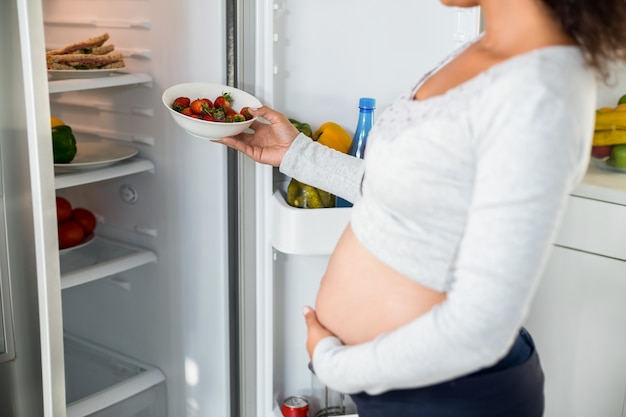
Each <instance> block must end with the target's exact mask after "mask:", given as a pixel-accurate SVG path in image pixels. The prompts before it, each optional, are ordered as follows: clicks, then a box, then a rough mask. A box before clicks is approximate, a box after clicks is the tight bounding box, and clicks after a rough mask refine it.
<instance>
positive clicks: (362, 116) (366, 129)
mask: <svg viewBox="0 0 626 417" xmlns="http://www.w3.org/2000/svg"><path fill="white" fill-rule="evenodd" d="M375 109H376V99H373V98H367V97H364V98H361V99H360V100H359V121H358V122H357V125H356V131H355V132H354V137H353V138H352V144H351V145H350V150H349V151H348V153H349V154H350V155H352V156H356V157H357V158H361V159H362V158H363V156H365V147H366V145H367V136H368V135H369V133H370V130H371V129H372V126H373V125H374V110H375ZM335 206H336V207H352V203H350V202H348V201H346V200H344V199H343V198H339V197H337V203H336V204H335Z"/></svg>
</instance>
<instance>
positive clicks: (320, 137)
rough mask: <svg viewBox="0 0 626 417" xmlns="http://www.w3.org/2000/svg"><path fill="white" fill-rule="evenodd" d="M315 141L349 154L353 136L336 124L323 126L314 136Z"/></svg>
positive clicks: (329, 123)
mask: <svg viewBox="0 0 626 417" xmlns="http://www.w3.org/2000/svg"><path fill="white" fill-rule="evenodd" d="M313 140H316V141H318V142H319V143H321V144H322V145H326V146H328V147H329V148H332V149H335V150H337V151H339V152H343V153H348V150H350V145H351V144H352V136H350V135H349V134H348V132H346V130H345V129H344V128H343V127H341V126H340V125H338V124H337V123H335V122H326V123H324V124H323V125H321V126H320V127H319V129H317V130H316V131H315V133H314V134H313Z"/></svg>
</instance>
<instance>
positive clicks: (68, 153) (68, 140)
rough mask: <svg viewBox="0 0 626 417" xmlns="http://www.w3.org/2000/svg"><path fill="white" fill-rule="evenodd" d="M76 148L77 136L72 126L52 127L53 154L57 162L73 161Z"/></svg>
mask: <svg viewBox="0 0 626 417" xmlns="http://www.w3.org/2000/svg"><path fill="white" fill-rule="evenodd" d="M76 150H77V148H76V138H75V137H74V134H73V133H72V128H71V127H69V126H68V125H59V126H55V127H53V128H52V154H53V159H54V163H55V164H67V163H70V162H72V160H73V159H74V157H75V156H76Z"/></svg>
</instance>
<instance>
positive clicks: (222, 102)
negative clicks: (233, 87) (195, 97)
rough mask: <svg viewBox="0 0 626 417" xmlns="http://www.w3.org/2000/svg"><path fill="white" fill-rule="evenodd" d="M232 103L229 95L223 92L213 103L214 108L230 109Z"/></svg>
mask: <svg viewBox="0 0 626 417" xmlns="http://www.w3.org/2000/svg"><path fill="white" fill-rule="evenodd" d="M232 102H233V98H232V97H231V96H230V94H229V93H226V92H223V93H222V95H221V96H219V97H217V98H216V99H215V101H214V105H215V107H224V108H227V107H230V104H231V103H232Z"/></svg>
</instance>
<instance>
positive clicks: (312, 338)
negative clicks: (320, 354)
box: [302, 306, 334, 361]
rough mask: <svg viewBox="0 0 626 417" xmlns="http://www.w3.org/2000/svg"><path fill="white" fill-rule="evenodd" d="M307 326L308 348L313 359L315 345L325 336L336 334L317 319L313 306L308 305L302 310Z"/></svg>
mask: <svg viewBox="0 0 626 417" xmlns="http://www.w3.org/2000/svg"><path fill="white" fill-rule="evenodd" d="M302 312H303V314H304V319H305V320H306V327H307V340H306V350H307V352H309V358H311V361H312V360H313V351H314V350H315V346H317V344H318V343H319V341H320V340H322V339H323V338H325V337H328V336H334V334H332V333H331V332H330V331H329V330H328V329H327V328H326V327H324V326H322V324H321V323H320V322H319V321H318V320H317V314H315V310H313V309H312V308H311V307H309V306H306V307H304V310H303V311H302Z"/></svg>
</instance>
